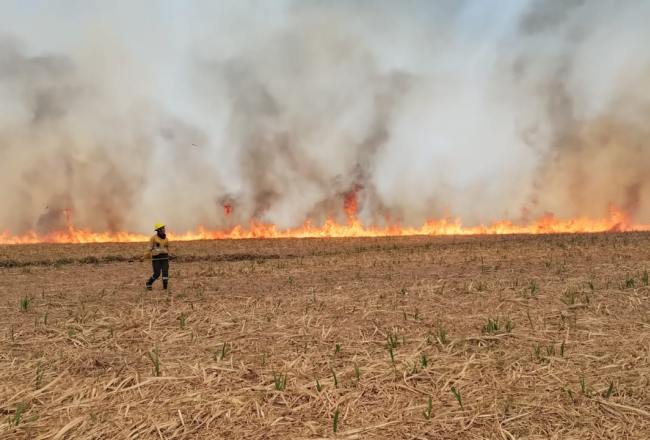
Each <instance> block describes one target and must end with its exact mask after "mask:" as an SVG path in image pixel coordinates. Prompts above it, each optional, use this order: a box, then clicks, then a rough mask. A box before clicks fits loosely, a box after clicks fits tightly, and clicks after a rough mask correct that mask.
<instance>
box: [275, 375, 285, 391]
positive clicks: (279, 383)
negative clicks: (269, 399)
mask: <svg viewBox="0 0 650 440" xmlns="http://www.w3.org/2000/svg"><path fill="white" fill-rule="evenodd" d="M273 385H274V386H275V389H276V390H277V391H284V389H285V388H286V387H287V374H286V373H285V374H284V376H282V374H275V371H274V372H273Z"/></svg>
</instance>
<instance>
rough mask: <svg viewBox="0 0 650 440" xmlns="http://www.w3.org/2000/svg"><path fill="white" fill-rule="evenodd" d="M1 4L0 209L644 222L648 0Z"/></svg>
mask: <svg viewBox="0 0 650 440" xmlns="http://www.w3.org/2000/svg"><path fill="white" fill-rule="evenodd" d="M1 8H2V14H0V30H1V32H2V33H1V34H0V109H1V111H0V157H1V158H2V162H1V163H2V172H1V173H0V185H1V187H2V192H3V194H2V198H1V199H0V200H1V201H0V230H8V231H11V232H13V233H22V232H25V231H27V230H37V231H39V232H45V231H49V230H52V229H56V228H60V227H62V226H63V225H64V218H65V216H64V215H63V212H64V210H66V209H68V210H71V212H72V216H73V221H74V222H75V224H76V225H78V226H82V227H88V228H93V229H96V230H125V229H126V230H131V231H148V230H149V229H150V224H151V223H152V221H154V220H158V219H162V220H164V221H166V222H167V223H168V224H170V225H172V226H173V229H175V230H186V229H192V228H194V227H196V226H197V225H199V224H202V225H205V226H207V227H215V228H216V227H227V226H230V225H232V224H235V223H247V222H248V221H249V220H250V219H251V218H256V219H259V220H262V221H268V222H274V223H277V224H278V225H279V226H282V227H288V226H296V225H300V224H302V223H303V221H304V220H305V219H308V218H309V219H312V220H313V221H314V222H316V223H318V222H319V221H322V220H323V219H325V218H326V217H328V216H330V215H331V216H334V217H335V218H337V219H339V220H341V221H345V215H344V213H343V209H342V200H343V197H344V195H345V194H346V193H349V192H350V191H353V190H354V189H355V188H356V189H357V190H358V199H359V217H360V218H361V219H362V220H363V221H364V222H365V223H375V224H383V223H384V222H386V221H387V219H390V220H388V221H400V222H402V224H406V225H418V224H420V223H421V222H423V221H424V220H425V219H427V218H439V217H442V216H446V215H451V216H454V217H455V216H460V217H462V219H463V221H464V223H466V224H469V225H471V224H477V223H485V222H490V221H491V220H495V219H503V218H506V219H511V220H515V221H526V220H529V219H534V218H535V217H537V216H539V215H542V214H544V213H546V212H552V213H554V214H556V215H558V216H560V217H573V216H590V217H597V218H599V217H602V216H604V215H605V214H606V212H607V209H608V207H609V206H610V205H615V206H618V207H620V208H621V209H625V210H626V211H627V212H628V213H629V214H630V215H631V216H632V217H633V218H634V219H635V220H637V221H646V222H647V221H650V206H648V205H649V203H648V202H647V200H648V196H649V191H650V190H649V185H650V173H648V171H647V167H648V164H649V163H650V124H648V117H649V116H650V52H649V51H648V50H647V42H648V41H650V26H648V24H647V17H649V16H650V2H647V1H645V0H628V1H625V2H617V1H613V0H611V1H610V0H590V1H572V0H571V1H569V0H568V1H563V2H560V1H552V0H549V1H524V0H522V1H516V2H504V3H500V4H499V7H495V6H494V4H493V2H485V1H482V0H475V1H474V0H468V1H439V2H429V1H404V2H394V1H357V2H350V1H266V2H261V1H241V0H237V1H235V0H233V1H220V2H210V1H193V2H176V1H172V0H161V1H154V0H151V1H144V0H143V1H137V2H130V1H125V0H120V1H112V2H105V1H98V0H93V1H81V0H70V1H66V2H48V1H44V0H33V1H20V0H14V1H11V0H8V1H4V2H3V3H2V6H1ZM224 204H232V206H233V207H234V210H233V213H232V214H231V215H230V216H226V215H225V213H224V210H223V205H224Z"/></svg>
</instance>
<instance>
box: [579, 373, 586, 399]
mask: <svg viewBox="0 0 650 440" xmlns="http://www.w3.org/2000/svg"><path fill="white" fill-rule="evenodd" d="M580 391H582V394H584V395H586V394H587V382H586V381H585V378H584V376H580Z"/></svg>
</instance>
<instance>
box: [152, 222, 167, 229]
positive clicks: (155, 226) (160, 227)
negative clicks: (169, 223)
mask: <svg viewBox="0 0 650 440" xmlns="http://www.w3.org/2000/svg"><path fill="white" fill-rule="evenodd" d="M164 227H165V224H164V223H161V222H158V223H156V224H155V225H153V230H154V231H157V230H158V229H162V228H164Z"/></svg>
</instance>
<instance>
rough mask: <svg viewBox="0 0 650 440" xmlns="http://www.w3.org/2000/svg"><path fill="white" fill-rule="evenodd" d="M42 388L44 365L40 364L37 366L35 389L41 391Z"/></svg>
mask: <svg viewBox="0 0 650 440" xmlns="http://www.w3.org/2000/svg"><path fill="white" fill-rule="evenodd" d="M42 386H43V365H42V364H41V363H40V362H39V363H38V365H36V388H35V389H37V390H40V389H41V387H42Z"/></svg>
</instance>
